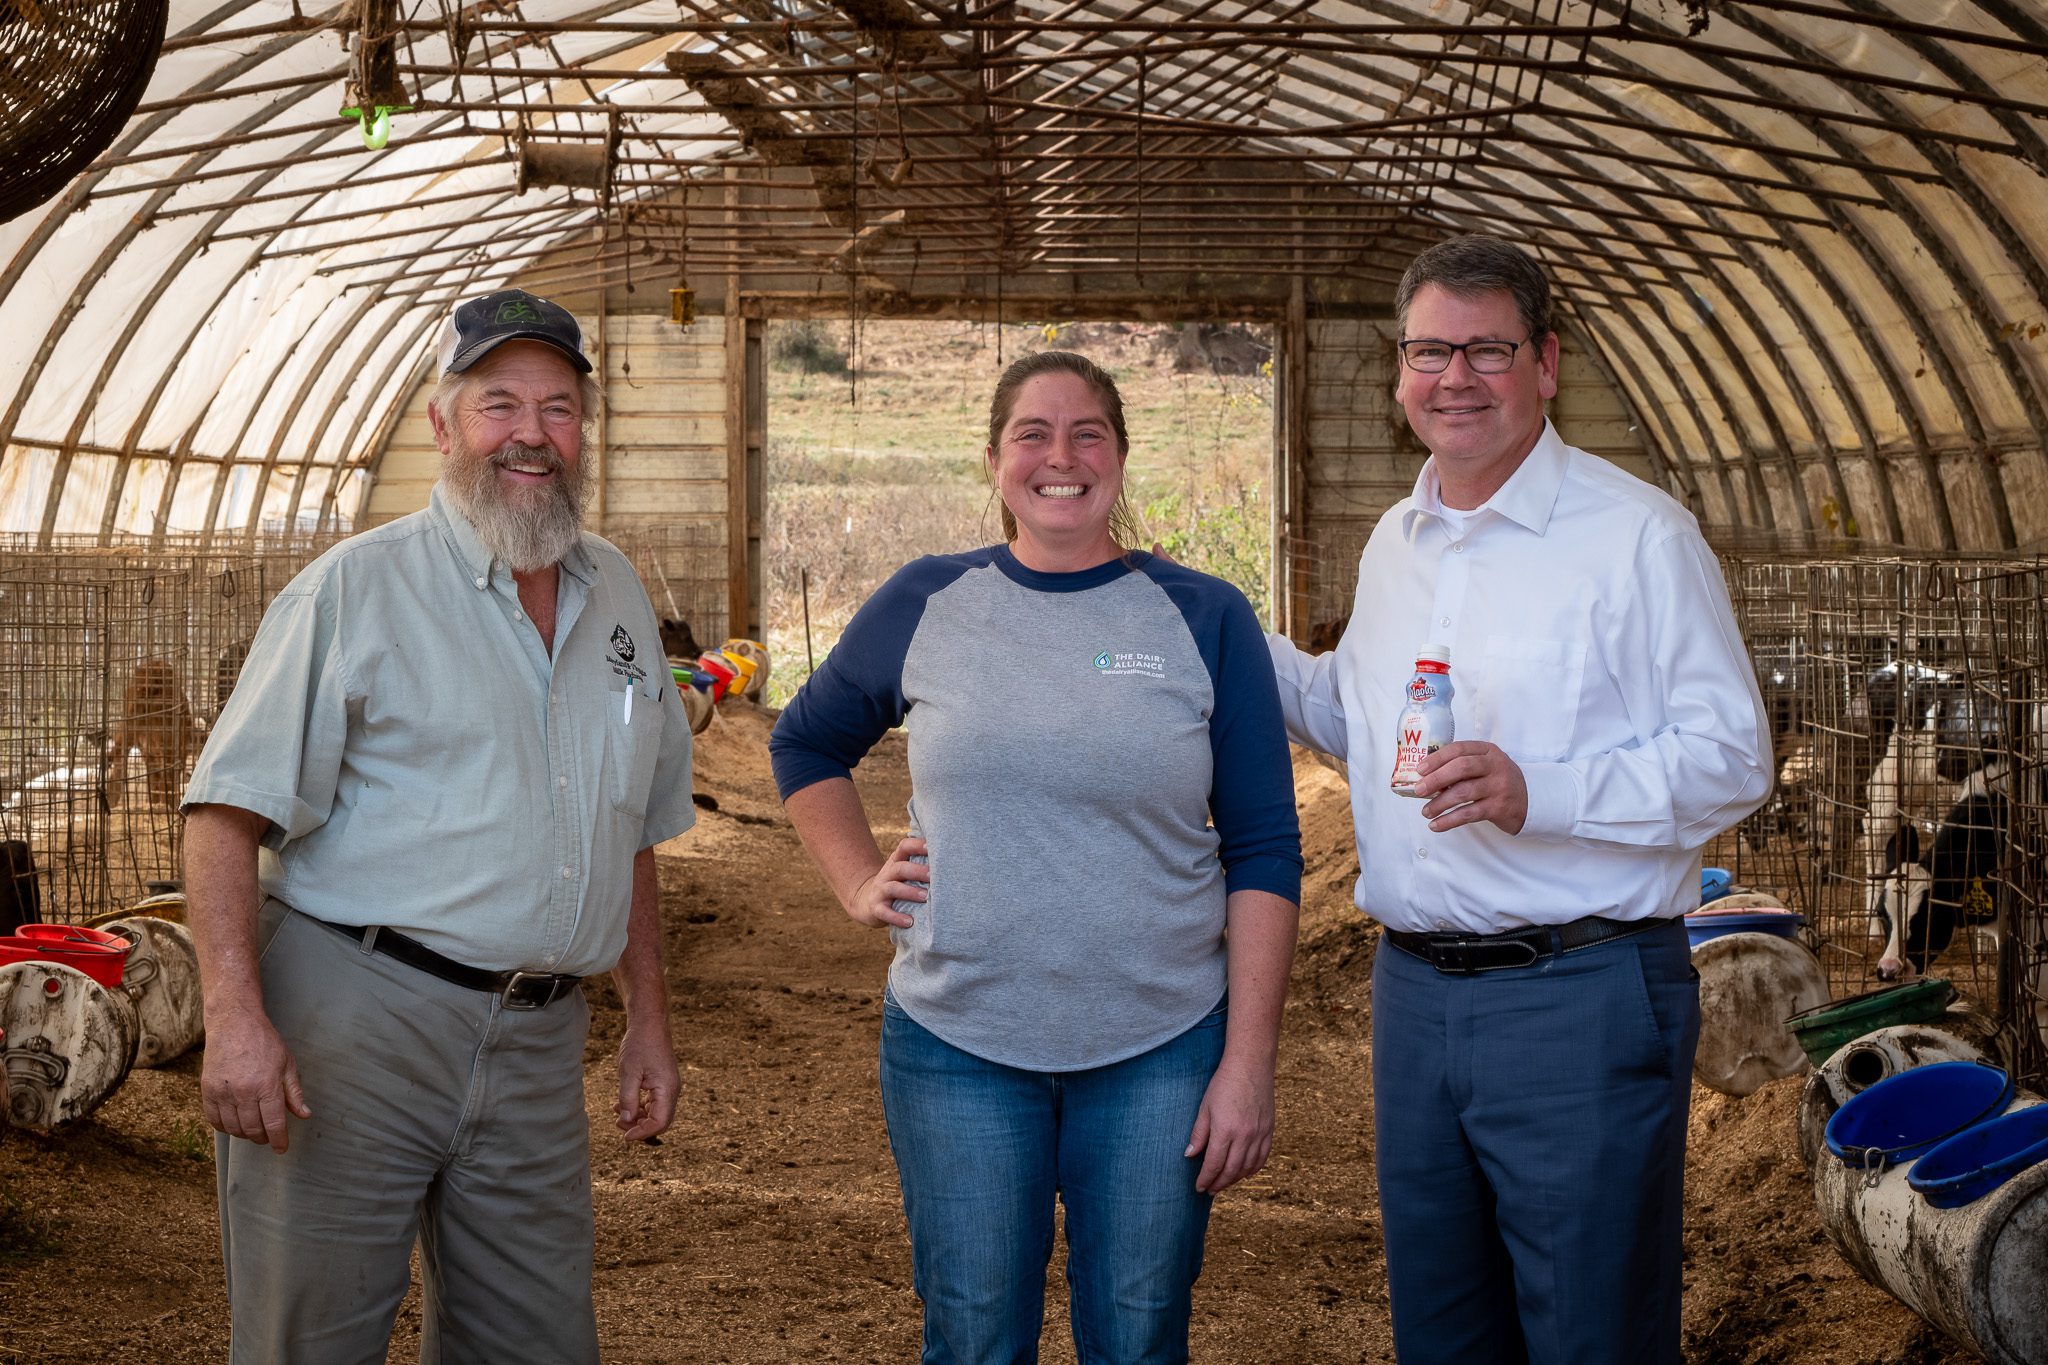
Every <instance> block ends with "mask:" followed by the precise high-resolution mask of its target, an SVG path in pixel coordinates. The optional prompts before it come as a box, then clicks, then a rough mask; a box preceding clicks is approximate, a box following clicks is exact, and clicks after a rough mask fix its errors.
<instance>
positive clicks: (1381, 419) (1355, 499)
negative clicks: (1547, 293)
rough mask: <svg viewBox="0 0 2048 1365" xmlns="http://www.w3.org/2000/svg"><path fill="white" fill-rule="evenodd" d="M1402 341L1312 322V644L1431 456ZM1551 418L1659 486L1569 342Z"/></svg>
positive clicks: (1343, 606) (1346, 599)
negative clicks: (1398, 378)
mask: <svg viewBox="0 0 2048 1365" xmlns="http://www.w3.org/2000/svg"><path fill="white" fill-rule="evenodd" d="M1398 335H1399V329H1398V326H1397V324H1396V323H1395V322H1394V321H1393V320H1392V319H1373V318H1312V319H1310V320H1309V323H1308V383H1307V410H1308V417H1307V427H1308V457H1307V461H1306V474H1307V478H1306V485H1307V486H1306V494H1307V497H1306V502H1307V505H1308V512H1307V533H1306V535H1305V537H1304V540H1305V541H1306V546H1305V548H1304V551H1303V553H1304V554H1305V556H1306V560H1307V577H1308V594H1307V596H1308V616H1307V621H1306V623H1305V624H1302V625H1298V626H1297V633H1299V634H1300V636H1301V638H1302V639H1303V640H1304V641H1305V640H1306V639H1307V638H1308V637H1307V632H1308V631H1309V630H1312V629H1313V628H1314V627H1315V626H1317V625H1318V624H1322V623H1328V622H1338V621H1342V620H1343V619H1345V618H1346V617H1348V616H1349V615H1350V614H1351V597H1352V593H1353V591H1354V590H1355V589H1356V587H1357V578H1358V556H1359V554H1360V552H1361V551H1363V550H1364V548H1365V542H1366V538H1367V537H1368V536H1369V535H1370V534H1371V533H1372V528H1373V525H1374V524H1375V523H1376V522H1377V521H1378V520H1379V518H1380V514H1381V513H1383V512H1385V511H1386V510H1387V508H1389V507H1391V506H1393V505H1394V504H1395V503H1397V502H1399V501H1400V500H1401V499H1402V498H1405V497H1407V496H1408V494H1409V492H1410V490H1411V489H1413V487H1414V485H1415V476H1416V475H1417V474H1418V473H1419V472H1421V469H1422V464H1423V461H1424V460H1425V459H1427V458H1428V452H1427V451H1426V450H1424V449H1423V448H1422V446H1421V444H1420V443H1419V442H1418V441H1416V439H1415V438H1414V436H1413V435H1412V434H1410V432H1409V431H1408V427H1407V423H1406V421H1405V419H1404V418H1403V417H1402V415H1401V411H1400V406H1399V405H1398V404H1397V403H1395V401H1394V381H1395V364H1396V357H1395V351H1394V342H1395V341H1396V340H1397V339H1398ZM1550 414H1551V418H1552V420H1553V421H1555V422H1556V423H1557V429H1558V431H1559V432H1560V433H1561V434H1562V435H1563V436H1564V438H1565V439H1566V440H1567V441H1570V442H1571V443H1572V444H1574V445H1577V446H1580V447H1581V448H1583V449H1585V450H1587V451H1590V452H1591V453H1593V454H1595V455H1599V456H1602V457H1604V458H1606V459H1609V460H1612V461H1614V462H1615V463H1616V464H1618V465H1620V466H1621V467H1622V468H1623V469H1626V470H1627V471H1628V472H1629V473H1631V474H1634V475H1636V476H1637V477H1638V478H1641V479H1652V477H1653V476H1652V474H1651V468H1650V461H1649V456H1648V454H1647V452H1646V450H1645V448H1644V445H1643V442H1642V439H1641V436H1640V434H1639V433H1637V432H1634V431H1632V430H1630V428H1629V423H1628V417H1627V413H1626V410H1625V409H1624V408H1623V407H1622V404H1621V399H1620V397H1619V396H1618V395H1616V394H1615V393H1614V391H1613V390H1612V389H1611V388H1610V387H1608V385H1607V383H1606V381H1605V379H1604V378H1603V377H1602V376H1601V374H1600V372H1599V371H1598V370H1597V369H1596V368H1595V367H1594V366H1593V364H1592V362H1591V361H1589V360H1587V359H1586V358H1585V357H1584V356H1583V355H1581V354H1579V353H1578V352H1577V350H1576V349H1575V348H1574V347H1573V346H1572V345H1571V344H1570V341H1569V339H1567V342H1566V345H1565V349H1564V356H1563V361H1562V364H1561V366H1560V370H1559V375H1558V393H1557V397H1556V399H1554V400H1553V401H1552V402H1551V404H1550ZM1667 491H1670V490H1667Z"/></svg>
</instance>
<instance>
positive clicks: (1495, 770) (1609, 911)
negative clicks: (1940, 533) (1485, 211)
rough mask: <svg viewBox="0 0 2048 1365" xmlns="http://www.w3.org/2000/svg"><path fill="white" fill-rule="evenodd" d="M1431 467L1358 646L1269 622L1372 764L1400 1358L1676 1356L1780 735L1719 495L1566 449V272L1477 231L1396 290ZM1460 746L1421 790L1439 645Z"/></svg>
mask: <svg viewBox="0 0 2048 1365" xmlns="http://www.w3.org/2000/svg"><path fill="white" fill-rule="evenodd" d="M1397 306H1398V308H1399V313H1400V318H1401V332H1402V338H1403V339H1402V341H1401V375H1400V382H1399V386H1398V388H1397V390H1396V396H1397V397H1398V398H1399V400H1400V403H1401V406H1402V408H1403V410H1404V411H1405V412H1406V413H1407V416H1408V422H1409V425H1410V426H1411V427H1412V428H1413V429H1414V431H1415V433H1416V434H1417V435H1418V436H1419V437H1421V438H1422V440H1423V442H1424V443H1425V444H1426V445H1427V446H1428V447H1429V450H1430V452H1431V453H1430V459H1429V461H1428V463H1427V464H1425V465H1424V466H1423V469H1422V473H1421V475H1420V476H1419V477H1418V478H1417V479H1416V483H1415V491H1414V493H1413V495H1412V496H1411V497H1409V498H1407V499H1406V500H1404V501H1402V502H1401V503H1399V504H1397V505H1396V506H1395V507H1393V508H1392V509H1391V510H1390V511H1388V512H1387V514H1386V515H1385V516H1384V517H1383V518H1381V520H1380V523H1379V525H1378V526H1377V527H1376V528H1375V529H1374V531H1373V534H1372V538H1371V540H1370V542H1369V543H1368V544H1367V545H1366V548H1365V553H1364V555H1363V556H1362V558H1361V559H1360V561H1359V581H1358V593H1357V600H1356V604H1355V605H1354V607H1353V609H1352V615H1351V621H1350V625H1349V626H1348V628H1347V629H1346V631H1345V633H1344V637H1343V640H1342V641H1341V642H1340V643H1339V645H1338V647H1337V649H1336V650H1335V652H1333V653H1330V654H1324V655H1321V656H1318V657H1313V658H1311V657H1310V656H1308V655H1305V654H1302V653H1301V652H1300V651H1298V650H1297V649H1295V648H1294V647H1293V646H1292V645H1291V644H1289V643H1288V642H1287V641H1286V640H1284V639H1282V638H1280V637H1278V636H1275V637H1272V639H1271V645H1272V649H1273V658H1274V665H1275V667H1276V669H1277V670H1278V672H1279V677H1280V695H1281V701H1282V704H1283V706H1284V708H1285V710H1286V713H1287V720H1288V729H1289V732H1290V734H1291V735H1292V737H1293V738H1294V739H1295V740H1297V741H1299V742H1300V743H1303V744H1307V745H1310V746H1313V747H1315V748H1318V749H1321V750H1323V751H1325V752H1327V753H1330V754H1332V755H1335V756H1337V757H1340V758H1343V759H1345V760H1346V761H1347V763H1348V765H1349V769H1350V776H1351V804H1352V814H1353V818H1354V820H1355V822H1356V824H1357V828H1358V851H1359V863H1360V874H1359V878H1358V889H1357V901H1358V905H1359V908H1360V909H1362V910H1364V911H1366V912H1367V913H1369V914H1371V915H1372V916H1373V917H1374V918H1375V919H1377V920H1379V921H1380V922H1381V923H1382V924H1383V925H1384V926H1385V927H1386V930H1387V932H1386V935H1385V938H1386V942H1385V943H1383V944H1382V945H1381V948H1380V951H1379V953H1378V954H1377V956H1376V960H1375V964H1374V967H1373V997H1372V1000H1373V1007H1372V1012H1373V1030H1372V1031H1373V1099H1374V1107H1375V1114H1376V1141H1377V1164H1378V1173H1379V1186H1380V1202H1381V1209H1382V1214H1383V1217H1384V1222H1385V1234H1386V1245H1387V1266H1388V1276H1389V1280H1390V1283H1391V1288H1392V1295H1393V1316H1394V1340H1395V1347H1396V1350H1397V1352H1398V1354H1399V1356H1400V1358H1401V1359H1402V1360H1404V1361H1409V1362H1417V1361H1421V1362H1434V1361H1488V1362H1503V1361H1531V1362H1546V1363H1548V1365H1567V1363H1569V1365H1596V1363H1597V1362H1614V1365H1621V1363H1622V1362H1629V1363H1630V1365H1639V1363H1640V1362H1647V1361H1656V1362H1673V1365H1675V1363H1676V1362H1677V1361H1678V1360H1679V1358H1680V1357H1679V1290H1680V1250H1681V1247H1680V1211H1681V1183H1682V1179H1683V1171H1684V1144H1685V1126H1686V1109H1687V1102H1688V1099H1689V1096H1690V1090H1691V1072H1692V1058H1693V1048H1694V1045H1695V1043H1696V1042H1697V1040H1698V1034H1699V992H1698V983H1697V980H1696V978H1695V977H1694V976H1693V974H1692V969H1691V962H1690V958H1689V954H1688V952H1687V948H1686V939H1685V934H1684V930H1683V926H1682V924H1681V923H1680V921H1679V917H1680V916H1681V915H1683V914H1684V913H1685V911H1686V910H1687V909H1688V908H1694V907H1697V905H1698V902H1699V885H1698V882H1699V865H1700V849H1701V848H1702V846H1703V845H1705V844H1706V843H1707V841H1708V840H1710V839H1712V838H1713V837H1714V836H1715V835H1716V834H1719V833H1720V832H1722V831H1723V830H1726V829H1728V828H1729V827H1731V826H1733V825H1734V824H1735V823H1736V822H1737V821H1739V820H1740V819H1741V818H1742V817H1743V816H1744V815H1746V814H1748V813H1749V812H1750V811H1751V810H1753V809H1754V808H1755V807H1756V806H1757V805H1758V804H1760V803H1761V802H1762V800H1763V798H1764V796H1765V794H1766V793H1767V792H1768V791H1769V789H1770V781H1771V779H1770V773H1771V766H1770V755H1769V748H1770V739H1769V731H1768V730H1767V728H1766V721H1765V717H1764V713H1763V708H1762V703H1761V699H1760V698H1759V696H1758V693H1757V688H1756V681H1755V675H1754V673H1753V671H1752V669H1751V666H1750V663H1749V660H1748V655H1747V652H1746V651H1745V649H1744V647H1743V643H1742V640H1741V638H1740V636H1739V635H1738V633H1737V631H1736V628H1735V621H1734V618H1733V614H1732V613H1731V611H1730V610H1729V605H1728V597H1727V591H1726V588H1725V587H1724V585H1723V581H1722V578H1721V574H1720V571H1719V568H1718V567H1717V566H1716V564H1715V562H1714V557H1713V554H1712V552H1711V551H1709V550H1708V548H1707V546H1706V543H1705V542H1704V541H1703V540H1702V539H1701V537H1700V533H1699V528H1698V526H1697V524H1696V523H1695V521H1694V520H1693V518H1692V516H1691V515H1690V514H1688V513H1687V512H1686V511H1685V510H1684V509H1683V508H1681V507H1680V506H1679V505H1678V504H1677V503H1676V502H1674V501H1672V499H1671V498H1669V497H1667V496H1666V495H1665V494H1663V493H1661V492H1659V491H1658V490H1656V489H1654V488H1652V487H1650V486H1649V485H1647V484H1645V483H1643V482H1642V481H1640V480H1638V479H1635V478H1633V477H1631V476H1630V475H1628V474H1625V473H1623V472H1621V471H1620V470H1619V469H1616V468H1615V467H1614V466H1613V465H1611V464H1608V463H1607V462H1606V461H1604V460H1601V459H1598V458H1596V457H1594V456H1591V455H1588V454H1586V453H1585V452H1584V451H1580V450H1575V449H1573V448H1572V447H1570V446H1568V445H1566V444H1565V443H1564V442H1563V441H1562V440H1560V439H1559V437H1558V434H1557V432H1556V430H1555V429H1554V428H1553V427H1552V426H1551V425H1550V423H1549V422H1548V420H1547V419H1546V418H1545V416H1544V411H1543V406H1544V402H1545V400H1547V399H1549V398H1551V397H1553V396H1554V395H1555V394H1556V392H1557V366H1558V339H1557V335H1556V333H1555V331H1554V330H1553V322H1552V316H1551V304H1550V293H1549V286H1548V284H1547V282H1546V281H1545V280H1544V278H1543V274H1542V271H1541V269H1540V268H1539V267H1538V266H1537V264H1536V263H1535V261H1533V260H1532V259H1530V257H1529V256H1528V255H1527V254H1525V253H1524V252H1522V251H1521V250H1520V249H1519V248H1516V247H1514V246H1511V245H1509V244H1507V243H1504V242H1499V241H1495V240H1492V239H1489V238H1482V237H1464V238H1459V239H1456V240H1453V241H1449V242H1445V243H1442V244H1440V245H1438V246H1435V247H1432V248H1431V249H1430V250H1428V251H1426V252H1424V253H1423V254H1422V255H1421V256H1419V257H1417V258H1416V260H1415V262H1414V264H1413V265H1412V266H1411V267H1410V268H1409V270H1408V272H1407V274H1406V276H1405V277H1404V278H1403V279H1402V282H1401V286H1400V291H1399V294H1398V295H1397ZM1428 644H1444V645H1448V646H1449V648H1450V658H1451V672H1450V676H1451V680H1452V682H1453V684H1454V688H1455V698H1454V701H1453V708H1452V709H1453V714H1454V716H1455V719H1456V733H1457V739H1456V741H1455V742H1454V743H1451V744H1449V745H1446V746H1444V747H1443V748H1442V749H1441V750H1439V751H1438V752H1437V753H1435V754H1433V755H1431V756H1430V757H1429V758H1427V759H1425V760H1424V761H1423V764H1422V769H1421V770H1422V773H1423V779H1422V781H1421V783H1420V784H1419V785H1418V787H1417V791H1418V794H1419V795H1420V796H1421V797H1422V798H1423V799H1421V800H1416V799H1413V798H1410V797H1405V796H1400V795H1396V794H1394V793H1393V792H1392V791H1391V790H1390V789H1389V785H1388V778H1389V776H1390V774H1391V773H1392V771H1393V767H1394V749H1395V734H1394V731H1395V721H1396V718H1397V716H1398V714H1399V712H1400V710H1401V706H1402V702H1403V688H1404V686H1405V684H1406V682H1407V681H1408V678H1409V676H1410V674H1411V672H1412V670H1413V666H1414V661H1415V657H1416V652H1417V650H1418V649H1419V648H1420V647H1422V646H1424V645H1428Z"/></svg>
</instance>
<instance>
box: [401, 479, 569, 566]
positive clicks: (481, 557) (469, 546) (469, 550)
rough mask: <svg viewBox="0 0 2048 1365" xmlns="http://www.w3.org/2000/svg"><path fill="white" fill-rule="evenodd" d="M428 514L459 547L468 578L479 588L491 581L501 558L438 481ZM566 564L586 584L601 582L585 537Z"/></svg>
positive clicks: (428, 497) (564, 560)
mask: <svg viewBox="0 0 2048 1365" xmlns="http://www.w3.org/2000/svg"><path fill="white" fill-rule="evenodd" d="M427 513H428V515H429V516H431V517H433V519H434V522H435V524H436V525H438V526H439V527H440V528H441V533H442V534H443V535H445V536H446V537H447V538H448V543H449V544H450V545H452V546H453V547H454V548H455V557H456V558H457V559H458V560H460V561H461V562H462V571H463V575H464V577H466V578H468V579H470V580H471V581H472V582H474V583H475V584H476V585H477V586H478V587H482V586H484V584H486V583H488V582H489V581H490V578H491V571H492V569H493V567H495V566H496V565H497V564H498V563H499V562H500V561H498V560H495V559H493V558H492V557H491V552H490V551H489V550H486V549H485V548H484V543H483V540H482V538H481V537H479V536H478V535H477V533H476V527H474V526H472V525H471V524H470V521H469V518H468V517H465V516H463V515H462V513H461V512H460V511H459V510H457V508H456V506H455V504H454V503H452V502H450V501H448V499H447V497H446V496H445V495H443V493H442V491H441V485H440V484H439V483H438V482H436V483H435V484H434V490H433V492H432V493H430V494H428V496H427ZM562 567H563V568H565V569H567V570H568V571H569V572H570V573H571V574H574V575H575V576H576V577H577V578H580V579H582V580H583V581H584V582H585V583H595V582H596V581H597V564H596V563H595V561H593V560H592V559H591V557H590V548H589V547H588V546H587V545H585V544H584V543H583V542H582V540H581V539H578V541H577V542H576V548H575V549H573V550H571V551H569V553H568V555H567V556H566V557H564V558H563V560H562ZM508 572H509V570H508Z"/></svg>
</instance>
